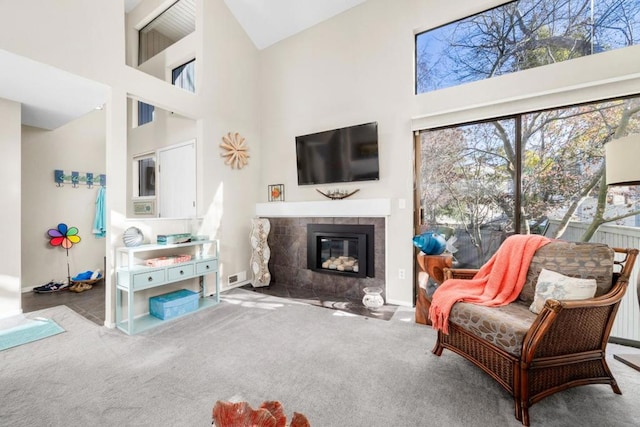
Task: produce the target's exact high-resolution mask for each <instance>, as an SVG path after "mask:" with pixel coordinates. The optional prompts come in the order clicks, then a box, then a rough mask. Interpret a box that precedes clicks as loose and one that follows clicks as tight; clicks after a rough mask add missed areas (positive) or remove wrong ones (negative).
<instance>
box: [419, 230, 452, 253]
mask: <svg viewBox="0 0 640 427" xmlns="http://www.w3.org/2000/svg"><path fill="white" fill-rule="evenodd" d="M413 245H414V246H415V247H416V248H418V249H420V250H421V251H422V252H423V253H424V254H425V255H440V254H441V253H443V252H444V251H445V249H446V248H447V241H446V240H445V239H444V237H443V236H442V235H441V234H438V233H435V232H433V231H426V232H424V233H422V234H418V235H417V236H414V237H413Z"/></svg>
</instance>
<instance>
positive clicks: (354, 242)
mask: <svg viewBox="0 0 640 427" xmlns="http://www.w3.org/2000/svg"><path fill="white" fill-rule="evenodd" d="M374 232H375V227H374V226H373V225H351V224H307V268H308V269H310V270H313V271H317V272H320V273H329V274H341V275H345V276H353V277H374V276H375V273H374V272H375V268H374V254H375V252H374Z"/></svg>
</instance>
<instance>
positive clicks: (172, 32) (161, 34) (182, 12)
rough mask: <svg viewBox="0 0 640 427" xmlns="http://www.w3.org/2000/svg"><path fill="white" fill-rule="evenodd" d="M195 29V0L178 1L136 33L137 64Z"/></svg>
mask: <svg viewBox="0 0 640 427" xmlns="http://www.w3.org/2000/svg"><path fill="white" fill-rule="evenodd" d="M195 29H196V5H195V0H178V1H176V2H175V3H173V4H172V5H171V6H170V7H169V8H168V9H167V10H165V11H164V12H162V13H161V14H160V15H158V16H157V17H156V18H155V19H153V20H152V21H151V22H149V23H148V24H147V25H145V26H144V27H143V28H142V29H140V31H139V32H138V64H142V63H144V62H145V61H146V60H148V59H149V58H152V57H153V56H155V55H157V54H158V53H160V52H162V51H163V50H165V49H166V48H168V47H169V46H171V45H172V44H174V43H175V42H177V41H178V40H180V39H182V38H183V37H185V36H187V35H189V34H191V33H192V32H194V31H195Z"/></svg>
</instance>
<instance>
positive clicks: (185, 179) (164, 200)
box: [158, 140, 196, 218]
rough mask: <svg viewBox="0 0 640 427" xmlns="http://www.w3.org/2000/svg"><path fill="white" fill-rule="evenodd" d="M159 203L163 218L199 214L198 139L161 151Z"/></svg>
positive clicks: (188, 216)
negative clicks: (197, 205) (197, 181)
mask: <svg viewBox="0 0 640 427" xmlns="http://www.w3.org/2000/svg"><path fill="white" fill-rule="evenodd" d="M158 160H159V165H158V171H159V172H158V173H159V181H160V182H159V185H160V194H159V198H160V200H159V204H160V210H159V212H158V216H159V217H162V218H193V217H195V216H196V144H195V140H194V141H190V142H188V143H186V144H180V145H176V146H173V147H169V148H166V149H163V150H159V151H158Z"/></svg>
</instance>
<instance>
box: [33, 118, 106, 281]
mask: <svg viewBox="0 0 640 427" xmlns="http://www.w3.org/2000/svg"><path fill="white" fill-rule="evenodd" d="M22 159H23V162H22V172H21V175H22V223H23V226H24V227H23V229H22V242H23V248H22V265H23V268H22V272H23V274H22V289H23V290H31V289H32V288H33V287H34V286H38V285H41V284H43V283H46V282H48V281H49V280H52V279H53V280H57V281H64V280H65V279H67V253H66V251H65V250H64V249H62V248H61V247H53V246H51V245H50V244H49V239H48V237H47V235H46V233H47V230H49V229H50V228H57V225H58V224H59V223H65V224H67V225H68V226H69V227H72V226H73V227H77V228H78V230H79V233H78V235H79V236H80V238H81V241H80V243H78V244H77V245H74V246H73V247H72V248H71V249H70V250H69V264H70V273H71V277H73V276H75V275H76V274H78V273H80V272H83V271H87V270H92V271H93V270H95V269H97V268H100V269H101V270H104V267H103V264H104V256H105V247H106V244H105V239H104V238H96V237H95V235H94V234H93V233H92V230H93V222H94V219H95V213H96V197H97V194H98V188H99V187H100V186H99V184H97V185H95V186H94V187H93V188H92V189H88V188H87V186H86V185H84V184H80V186H79V187H78V188H73V187H72V185H71V184H64V185H63V186H62V187H57V186H56V184H55V182H54V180H53V171H54V170H55V169H62V170H63V171H65V172H66V173H67V174H70V173H71V171H76V172H80V173H84V172H92V173H93V174H94V177H95V180H96V181H98V174H103V173H106V165H105V112H104V110H96V111H94V112H91V113H89V114H87V115H85V116H83V117H81V118H79V119H77V120H74V121H73V122H70V123H68V124H67V125H65V126H62V127H60V128H58V129H55V130H52V131H47V130H43V129H38V128H34V127H29V126H23V127H22ZM108 179H109V177H108V176H107V183H108ZM107 191H108V190H107Z"/></svg>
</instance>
